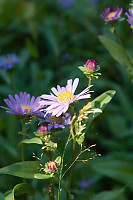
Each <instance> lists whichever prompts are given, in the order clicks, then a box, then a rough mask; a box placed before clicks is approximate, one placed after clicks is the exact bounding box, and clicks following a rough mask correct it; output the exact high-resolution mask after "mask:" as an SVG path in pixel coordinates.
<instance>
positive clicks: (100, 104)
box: [87, 90, 116, 127]
mask: <svg viewBox="0 0 133 200" xmlns="http://www.w3.org/2000/svg"><path fill="white" fill-rule="evenodd" d="M115 93H116V92H115V91H114V90H108V91H107V92H104V93H103V94H101V95H100V96H98V97H97V98H95V99H94V100H93V101H92V102H91V109H94V111H95V109H96V112H94V113H91V114H90V115H89V120H88V123H87V127H89V126H90V124H91V122H92V120H93V119H95V118H96V117H97V116H98V115H100V114H101V111H102V110H104V108H105V107H106V106H107V104H108V103H109V102H110V101H111V100H112V98H113V96H114V95H115ZM97 109H99V110H97ZM87 112H89V111H87Z"/></svg>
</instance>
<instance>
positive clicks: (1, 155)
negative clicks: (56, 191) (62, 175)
mask: <svg viewBox="0 0 133 200" xmlns="http://www.w3.org/2000/svg"><path fill="white" fill-rule="evenodd" d="M129 3H130V1H125V0H121V1H118V0H113V1H104V0H99V1H97V2H96V1H93V0H82V1H81V0H75V2H74V3H73V4H72V6H70V7H68V8H62V6H61V4H60V3H59V1H58V0H43V1H42V0H31V1H30V0H29V1H28V0H21V1H19V0H0V55H1V56H2V55H6V54H7V53H16V54H17V55H18V56H19V58H20V59H21V62H20V64H19V65H17V66H15V67H13V69H12V70H8V71H6V72H4V71H2V69H0V105H2V106H5V103H4V99H5V98H8V94H12V95H14V94H19V92H20V91H22V92H24V91H26V92H28V93H30V94H31V95H33V96H35V97H37V96H39V95H41V94H44V93H49V92H50V89H51V87H53V86H56V85H57V84H60V85H62V86H63V85H65V84H66V82H67V80H68V79H70V78H72V79H74V78H76V77H79V78H80V82H79V85H78V88H77V91H76V92H77V94H78V92H80V91H82V90H83V89H84V88H86V87H87V85H88V80H87V78H86V77H85V76H84V75H83V74H82V72H81V71H80V70H79V69H78V66H80V65H83V64H85V63H86V61H87V59H95V60H96V62H97V63H98V64H99V65H100V67H101V70H100V72H101V73H102V76H100V78H99V79H98V80H95V81H93V83H92V84H93V90H94V91H95V92H94V93H93V94H92V99H94V98H95V97H97V96H98V95H100V94H101V93H103V92H105V91H107V90H109V89H114V90H116V95H115V96H114V98H113V100H112V101H111V103H110V104H109V105H108V106H107V108H106V109H105V111H104V112H103V113H102V114H101V115H100V116H99V117H98V118H96V119H95V120H94V121H93V123H92V125H91V128H89V130H88V129H87V130H86V140H85V145H86V146H90V145H92V144H96V146H95V147H93V148H92V151H91V154H89V155H86V156H89V157H93V156H94V157H95V158H94V159H93V160H90V161H89V162H87V163H85V164H84V163H78V164H76V165H75V171H74V172H75V173H74V176H73V194H74V195H75V198H74V199H76V200H80V199H83V197H84V199H87V200H89V199H90V200H93V199H94V200H97V199H98V200H100V197H98V196H96V195H97V194H98V193H101V192H104V191H106V192H109V191H113V192H112V193H107V194H108V198H107V195H106V198H105V199H106V200H108V199H109V200H113V199H114V200H115V199H117V200H131V199H132V196H133V105H132V102H133V93H132V91H133V85H132V82H131V80H130V79H129V77H128V75H127V73H126V71H125V69H124V68H123V67H122V66H120V64H118V63H117V62H116V61H115V60H113V58H112V57H111V56H110V54H109V53H108V52H107V50H106V49H105V48H104V47H103V45H102V44H101V42H100V41H99V39H98V36H99V35H104V36H106V37H108V38H110V39H113V40H114V41H116V38H115V36H114V35H113V34H112V33H111V32H110V31H109V29H108V26H106V25H105V23H104V21H103V20H102V19H101V17H100V14H101V13H102V12H103V11H104V10H105V8H107V7H116V6H118V7H122V8H123V14H122V17H125V15H124V13H125V12H127V11H128V9H129ZM125 18H126V17H125ZM117 31H118V33H119V35H120V37H121V39H122V41H123V43H124V46H125V47H126V49H127V50H128V52H129V54H130V55H131V56H132V55H133V52H132V44H133V33H132V31H131V29H130V26H129V24H128V22H127V21H126V19H125V20H123V21H121V22H120V23H119V24H118V27H117ZM83 105H84V101H81V102H80V103H79V107H78V106H77V108H82V106H83ZM77 110H78V109H77ZM35 128H36V127H35ZM20 129H21V126H20V124H19V122H18V121H17V120H16V118H15V117H14V116H12V115H10V114H8V113H6V112H5V110H3V109H1V110H0V133H1V134H0V141H1V142H0V167H4V166H7V165H9V164H12V163H14V162H18V161H20V160H21V158H20V157H19V152H20V150H19V149H18V148H17V144H18V142H19V141H20V140H21V135H18V134H17V132H18V131H19V130H20ZM62 138H63V139H62ZM66 138H67V131H66V134H65V133H62V132H59V133H57V141H59V148H61V149H63V147H64V144H65V140H66ZM33 152H36V153H37V154H38V156H39V153H40V149H39V147H38V146H36V145H29V146H28V147H27V155H26V156H27V157H26V159H27V160H32V153H33ZM69 153H70V152H69V150H68V154H67V155H68V157H67V156H66V158H65V162H66V163H67V160H68V159H69ZM95 154H101V157H99V156H95ZM83 178H85V179H89V178H92V179H93V180H94V182H93V184H92V186H91V187H90V188H87V189H86V190H85V192H84V193H83V194H81V193H80V188H79V186H78V184H77V183H78V182H81V181H82V179H83ZM20 182H21V179H20V178H17V177H13V176H8V175H0V192H1V193H0V195H1V198H0V199H3V193H5V192H6V191H7V190H10V189H12V188H13V187H14V186H15V185H16V184H17V183H20ZM29 183H31V184H32V185H33V187H34V188H36V189H35V194H34V196H33V197H30V198H29V200H30V199H31V200H37V199H39V200H43V199H45V200H46V199H47V198H48V196H47V194H46V189H45V185H46V183H48V181H38V180H31V181H30V180H29ZM57 188H58V185H57ZM121 189H122V190H121ZM61 195H62V196H61V199H62V200H63V199H64V200H65V193H64V191H62V192H61ZM100 195H102V194H100ZM111 195H112V196H111ZM113 195H114V196H113ZM19 199H20V197H19ZM102 200H104V196H103V198H102Z"/></svg>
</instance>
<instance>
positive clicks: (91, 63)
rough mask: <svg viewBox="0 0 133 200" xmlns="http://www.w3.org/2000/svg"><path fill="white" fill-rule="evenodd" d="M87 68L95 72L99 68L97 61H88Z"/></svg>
mask: <svg viewBox="0 0 133 200" xmlns="http://www.w3.org/2000/svg"><path fill="white" fill-rule="evenodd" d="M85 67H86V69H87V70H89V71H94V70H95V69H96V68H97V64H96V61H95V60H93V59H88V60H87V62H86V64H85Z"/></svg>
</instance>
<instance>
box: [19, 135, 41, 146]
mask: <svg viewBox="0 0 133 200" xmlns="http://www.w3.org/2000/svg"><path fill="white" fill-rule="evenodd" d="M22 144H42V140H41V139H40V138H38V137H34V138H31V139H25V140H23V141H21V142H20V143H19V144H18V146H19V147H20V146H21V145H22Z"/></svg>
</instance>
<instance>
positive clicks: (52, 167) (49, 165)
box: [46, 160, 57, 171]
mask: <svg viewBox="0 0 133 200" xmlns="http://www.w3.org/2000/svg"><path fill="white" fill-rule="evenodd" d="M46 167H47V168H48V169H49V170H50V171H55V170H56V169H57V163H56V162H55V161H53V160H52V161H49V162H47V165H46Z"/></svg>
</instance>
